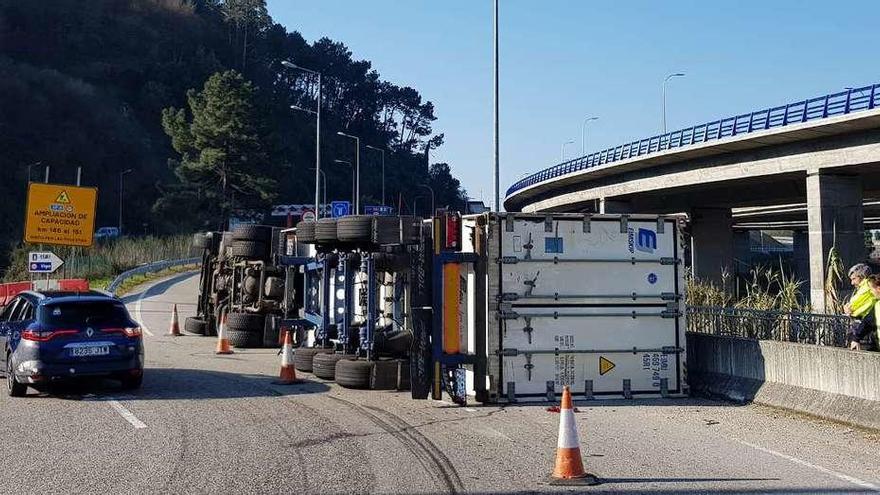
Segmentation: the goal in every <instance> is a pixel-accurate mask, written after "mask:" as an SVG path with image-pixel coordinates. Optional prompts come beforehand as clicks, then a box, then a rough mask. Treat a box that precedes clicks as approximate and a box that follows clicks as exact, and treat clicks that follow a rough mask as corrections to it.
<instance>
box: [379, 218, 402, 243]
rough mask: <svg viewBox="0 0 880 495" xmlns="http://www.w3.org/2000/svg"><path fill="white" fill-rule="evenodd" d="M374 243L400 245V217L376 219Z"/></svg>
mask: <svg viewBox="0 0 880 495" xmlns="http://www.w3.org/2000/svg"><path fill="white" fill-rule="evenodd" d="M373 242H375V243H376V244H382V245H389V244H400V217H376V218H374V219H373Z"/></svg>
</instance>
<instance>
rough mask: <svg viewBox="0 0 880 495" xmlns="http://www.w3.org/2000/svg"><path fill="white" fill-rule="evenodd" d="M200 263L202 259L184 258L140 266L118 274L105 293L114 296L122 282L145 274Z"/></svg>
mask: <svg viewBox="0 0 880 495" xmlns="http://www.w3.org/2000/svg"><path fill="white" fill-rule="evenodd" d="M201 262H202V258H185V259H180V260H162V261H154V262H153V263H147V264H146V265H141V266H139V267H137V268H132V269H131V270H128V271H126V272H122V273H120V274H119V276H118V277H116V278H115V279H114V280H113V282H110V285H108V286H107V292H110V293H112V294H116V291H117V290H118V289H119V287H120V286H121V285H122V284H123V282H125V281H126V280H128V279H129V278H131V277H134V276H137V275H146V274H147V273H155V272H160V271H162V270H167V269H169V268H173V267H175V266H186V265H197V264H200V263H201Z"/></svg>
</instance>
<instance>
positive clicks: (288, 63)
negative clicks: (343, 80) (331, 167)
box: [281, 60, 321, 218]
mask: <svg viewBox="0 0 880 495" xmlns="http://www.w3.org/2000/svg"><path fill="white" fill-rule="evenodd" d="M281 65H283V66H285V67H287V68H288V69H297V70H301V71H303V72H307V73H309V74H313V75H315V76H317V77H318V101H317V107H318V109H317V110H316V111H314V112H312V111H311V110H305V109H303V108H300V107H297V106H296V105H291V107H290V108H293V109H294V110H303V111H307V112H309V113H314V114H315V218H320V217H321V196H320V192H321V189H320V186H321V180H320V179H321V175H320V171H321V73H320V72H318V71H315V70H311V69H306V68H305V67H300V66H298V65H296V64H294V63H293V62H291V61H289V60H282V61H281Z"/></svg>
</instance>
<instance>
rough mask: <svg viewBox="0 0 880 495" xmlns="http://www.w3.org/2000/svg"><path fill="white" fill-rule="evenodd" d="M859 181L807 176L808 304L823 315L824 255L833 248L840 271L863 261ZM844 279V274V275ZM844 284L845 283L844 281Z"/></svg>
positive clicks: (820, 174) (847, 177)
mask: <svg viewBox="0 0 880 495" xmlns="http://www.w3.org/2000/svg"><path fill="white" fill-rule="evenodd" d="M863 217H864V213H863V211H862V179H861V177H858V176H851V175H834V174H831V173H827V172H821V171H820V172H815V173H809V174H807V226H808V228H809V234H808V236H809V244H810V303H811V304H812V306H813V310H814V311H817V312H824V311H825V309H826V305H825V276H826V274H827V271H826V266H827V264H828V253H829V252H830V250H831V247H832V246H834V245H836V246H837V249H838V252H839V253H840V259H841V261H842V262H843V266H844V269H847V268H849V267H850V266H852V265H853V264H855V263H858V262H859V261H863V260H864V259H865V237H864V235H865V234H864V223H863V220H864V218H863ZM843 276H844V279H846V274H845V273H844V275H843ZM844 283H848V282H846V280H844Z"/></svg>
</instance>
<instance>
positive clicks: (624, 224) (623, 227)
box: [620, 215, 629, 234]
mask: <svg viewBox="0 0 880 495" xmlns="http://www.w3.org/2000/svg"><path fill="white" fill-rule="evenodd" d="M628 231H629V215H621V216H620V233H621V234H626V233H627V232H628Z"/></svg>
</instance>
